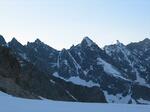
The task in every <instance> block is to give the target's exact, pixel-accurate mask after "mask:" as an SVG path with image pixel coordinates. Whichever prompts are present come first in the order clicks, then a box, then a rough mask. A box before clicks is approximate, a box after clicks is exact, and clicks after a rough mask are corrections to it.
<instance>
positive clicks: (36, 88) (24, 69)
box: [0, 39, 106, 102]
mask: <svg viewBox="0 0 150 112" xmlns="http://www.w3.org/2000/svg"><path fill="white" fill-rule="evenodd" d="M9 45H10V46H12V49H16V51H13V50H11V49H10V48H7V47H3V46H0V90H1V91H3V92H6V93H8V94H11V95H14V96H18V97H23V98H38V99H41V97H43V98H48V99H53V100H62V101H80V102H106V99H105V97H104V94H103V92H102V91H101V89H100V88H98V87H85V86H80V85H75V84H73V83H71V82H65V81H64V80H62V79H59V78H56V77H54V76H50V75H48V74H45V73H44V72H42V71H40V69H38V68H37V67H38V66H35V65H34V63H33V64H32V63H30V62H29V60H26V59H27V58H26V57H25V55H22V54H21V53H25V51H26V50H25V49H24V47H23V46H22V45H21V44H20V43H19V42H17V40H16V39H13V40H12V41H11V43H9ZM17 48H18V49H17ZM20 49H21V50H22V51H21V50H20ZM17 50H18V51H17ZM18 52H19V53H18ZM29 53H30V52H29ZM83 96H84V97H83Z"/></svg>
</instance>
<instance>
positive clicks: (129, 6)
mask: <svg viewBox="0 0 150 112" xmlns="http://www.w3.org/2000/svg"><path fill="white" fill-rule="evenodd" d="M0 34H2V35H3V36H4V37H5V39H6V40H7V41H9V40H11V39H12V37H15V38H16V39H17V40H18V41H20V42H21V43H23V44H25V43H26V42H27V41H31V42H32V41H34V40H35V39H36V38H39V39H40V40H41V41H43V42H45V43H46V44H48V45H50V46H52V47H54V48H57V49H62V48H64V47H65V48H69V47H70V46H71V45H72V44H77V43H79V42H80V41H81V40H82V39H83V37H85V36H89V37H90V38H91V39H92V40H93V41H95V42H96V43H97V44H98V45H99V46H100V47H103V46H104V45H107V44H112V43H115V41H116V40H120V41H121V42H123V43H124V44H127V43H129V42H131V41H132V42H135V41H140V40H143V39H144V38H149V37H150V0H0Z"/></svg>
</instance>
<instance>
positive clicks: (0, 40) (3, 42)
mask: <svg viewBox="0 0 150 112" xmlns="http://www.w3.org/2000/svg"><path fill="white" fill-rule="evenodd" d="M4 44H6V41H5V39H4V37H3V36H2V35H0V45H4Z"/></svg>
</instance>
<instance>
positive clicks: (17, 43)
mask: <svg viewBox="0 0 150 112" xmlns="http://www.w3.org/2000/svg"><path fill="white" fill-rule="evenodd" d="M8 44H9V46H20V47H22V46H23V45H22V44H21V43H20V42H18V41H17V39H16V38H15V37H13V38H12V40H11V41H10V42H9V43H8Z"/></svg>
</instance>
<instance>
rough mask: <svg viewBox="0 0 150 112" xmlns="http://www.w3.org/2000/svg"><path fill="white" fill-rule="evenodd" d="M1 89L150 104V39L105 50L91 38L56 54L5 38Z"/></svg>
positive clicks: (0, 46)
mask: <svg viewBox="0 0 150 112" xmlns="http://www.w3.org/2000/svg"><path fill="white" fill-rule="evenodd" d="M0 90H1V91H3V92H6V93H8V94H11V95H13V96H17V97H23V98H33V99H42V98H47V99H52V100H61V101H77V102H103V103H106V102H107V103H126V104H150V39H148V38H146V39H144V40H142V41H140V42H135V43H130V44H128V45H124V44H123V43H120V42H119V41H117V43H116V44H113V45H107V46H105V47H104V48H100V47H99V46H98V45H97V44H96V43H95V42H93V41H92V40H91V39H90V38H89V37H84V38H83V40H82V41H81V43H79V44H78V45H73V46H71V47H70V48H69V49H65V48H64V49H62V50H56V49H54V48H52V47H50V46H48V45H46V44H45V43H43V42H41V41H40V40H39V39H36V40H35V41H34V42H28V43H27V44H26V45H22V44H21V43H20V42H18V41H17V40H16V39H15V38H13V39H12V40H11V41H10V42H8V43H7V42H6V41H5V39H4V37H3V36H0Z"/></svg>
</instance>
